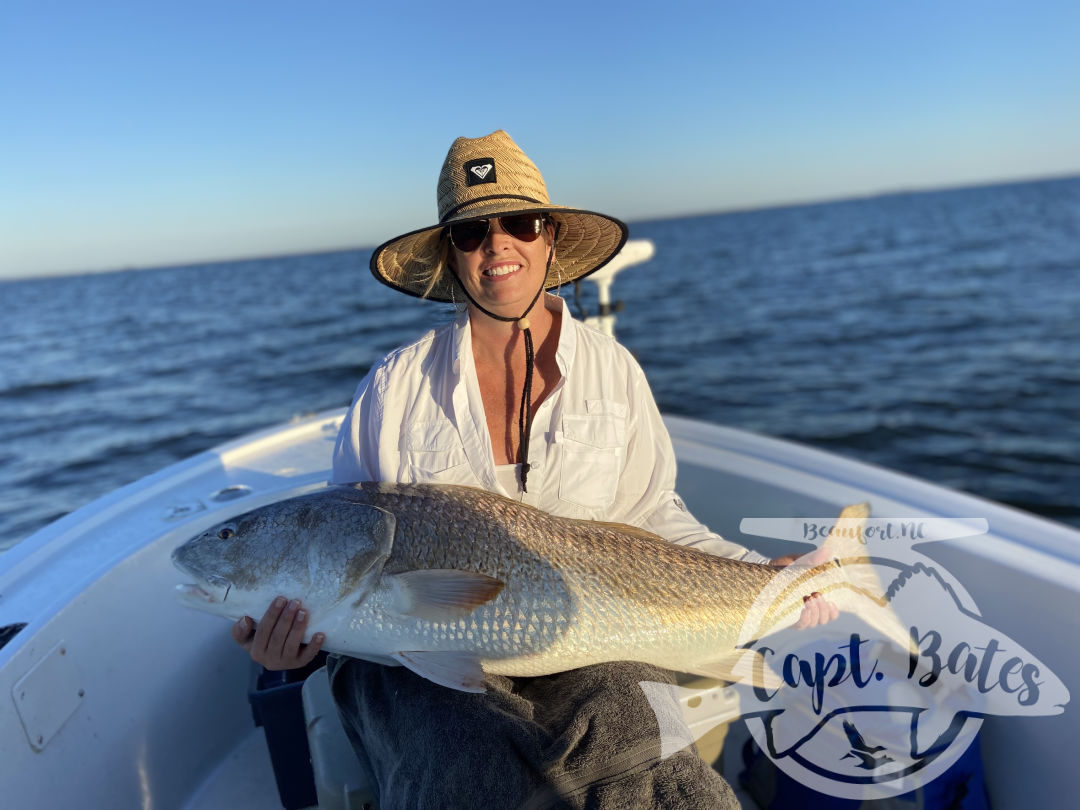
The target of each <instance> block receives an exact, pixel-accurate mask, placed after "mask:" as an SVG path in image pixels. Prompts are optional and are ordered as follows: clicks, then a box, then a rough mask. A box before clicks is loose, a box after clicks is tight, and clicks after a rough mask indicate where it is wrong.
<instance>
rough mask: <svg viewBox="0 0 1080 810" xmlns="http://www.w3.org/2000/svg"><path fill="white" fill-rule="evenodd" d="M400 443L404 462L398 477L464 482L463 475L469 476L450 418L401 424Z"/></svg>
mask: <svg viewBox="0 0 1080 810" xmlns="http://www.w3.org/2000/svg"><path fill="white" fill-rule="evenodd" d="M401 442H402V448H401V449H402V458H403V460H404V462H405V464H404V465H403V466H404V469H403V470H402V475H401V476H400V478H399V480H402V481H413V482H417V483H422V482H435V481H442V482H445V483H465V481H463V476H465V477H468V476H467V473H468V472H469V467H468V457H467V456H466V455H465V448H464V447H462V445H461V438H460V437H459V436H458V432H457V429H455V428H454V426H453V424H451V422H450V420H449V419H436V420H432V421H429V422H413V423H411V424H409V425H407V426H404V427H403V428H402V434H401Z"/></svg>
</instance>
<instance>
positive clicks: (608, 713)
mask: <svg viewBox="0 0 1080 810" xmlns="http://www.w3.org/2000/svg"><path fill="white" fill-rule="evenodd" d="M328 663H329V670H330V682H331V685H332V689H333V693H334V699H335V700H336V701H337V705H338V710H339V712H340V714H341V717H342V722H343V723H344V725H345V730H346V733H347V734H348V735H349V738H350V739H351V740H352V742H353V747H354V748H356V749H357V751H358V754H359V755H360V756H361V759H362V760H365V762H366V764H367V765H368V767H369V768H370V770H371V773H372V775H373V777H374V782H375V785H376V787H377V790H378V794H379V807H380V810H416V809H418V808H419V809H421V810H428V809H429V808H431V810H435V809H436V808H438V809H439V810H457V808H461V809H462V810H476V808H488V809H489V810H565V808H574V809H575V810H608V809H609V808H610V810H616V809H617V810H637V808H677V809H678V810H736V809H737V808H738V807H739V803H738V800H737V799H736V798H735V796H734V794H733V793H732V790H731V788H730V786H729V785H728V784H727V782H725V781H724V780H723V779H722V778H721V777H720V775H719V774H717V773H716V772H715V771H714V770H712V768H710V767H708V766H707V765H706V764H705V763H704V762H703V761H702V760H701V758H700V757H699V756H698V755H697V752H696V750H694V748H693V747H688V748H685V749H683V750H681V751H679V752H678V753H675V754H674V755H672V756H669V757H667V758H666V759H661V757H660V732H659V728H658V724H657V719H656V715H655V713H654V712H653V710H652V708H651V707H650V705H649V702H648V700H647V699H646V697H645V693H644V692H643V691H642V689H641V687H640V685H639V684H640V682H641V681H654V682H661V683H671V682H672V676H671V674H670V673H667V672H665V671H663V670H660V669H657V668H655V667H652V666H648V665H646V664H637V663H631V662H620V663H614V664H599V665H596V666H591V667H583V668H581V669H576V670H572V671H570V672H564V673H559V674H557V675H549V676H545V677H541V678H505V677H500V676H491V675H489V676H488V678H487V685H488V691H487V693H486V694H470V693H466V692H457V691H454V690H451V689H446V688H443V687H441V686H437V685H435V684H432V683H430V682H429V681H427V680H425V679H423V678H420V677H419V676H417V675H415V674H413V673H412V672H410V671H409V670H408V669H405V668H404V667H384V666H381V665H379V664H372V663H369V662H367V661H358V660H355V659H351V658H343V657H342V658H338V657H335V656H331V659H330V661H329V662H328Z"/></svg>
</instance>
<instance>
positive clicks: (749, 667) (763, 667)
mask: <svg viewBox="0 0 1080 810" xmlns="http://www.w3.org/2000/svg"><path fill="white" fill-rule="evenodd" d="M681 669H684V670H685V671H686V672H690V673H692V674H694V675H701V676H703V677H705V678H714V679H716V680H718V681H728V682H730V683H743V684H746V685H747V686H757V687H760V688H763V689H779V688H780V687H781V686H782V685H783V680H782V679H781V678H780V676H778V675H777V674H776V673H775V672H773V671H772V669H770V668H769V665H768V664H767V663H766V661H765V657H764V656H763V655H761V653H759V652H757V651H756V650H733V651H732V652H730V653H728V654H726V655H723V656H721V657H720V658H715V659H713V660H712V661H702V662H699V663H696V664H694V665H693V666H692V667H681Z"/></svg>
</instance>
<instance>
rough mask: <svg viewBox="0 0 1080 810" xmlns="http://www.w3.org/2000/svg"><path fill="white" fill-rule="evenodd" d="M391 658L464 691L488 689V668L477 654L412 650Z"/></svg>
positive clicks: (432, 679)
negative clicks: (485, 669) (482, 664)
mask: <svg viewBox="0 0 1080 810" xmlns="http://www.w3.org/2000/svg"><path fill="white" fill-rule="evenodd" d="M390 657H391V658H393V659H394V660H395V661H398V662H400V663H401V665H402V666H405V667H408V668H409V669H411V670H412V671H413V672H415V673H416V674H417V675H419V676H420V677H421V678H427V679H428V680H429V681H431V682H432V683H437V684H439V686H445V687H447V688H449V689H457V690H459V691H461V692H477V693H483V692H484V691H485V689H484V668H483V667H482V666H481V665H480V659H479V658H477V657H476V654H475V653H470V652H442V651H435V650H408V651H400V652H395V653H391V654H390Z"/></svg>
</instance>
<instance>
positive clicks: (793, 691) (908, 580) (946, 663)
mask: <svg viewBox="0 0 1080 810" xmlns="http://www.w3.org/2000/svg"><path fill="white" fill-rule="evenodd" d="M823 523H825V522H824V521H817V522H816V523H813V522H809V521H807V524H808V525H821V524H823ZM740 528H741V529H742V531H743V532H744V533H755V534H767V535H768V536H773V537H777V536H779V537H782V538H790V537H791V535H792V521H790V520H785V521H766V520H761V521H756V522H755V521H744V522H743V525H742V526H741V527H740ZM827 528H828V531H827V532H826V531H820V532H817V534H818V535H819V536H818V538H815V539H820V538H821V537H823V536H829V537H832V538H834V539H835V537H836V536H837V532H838V531H841V532H849V533H850V537H849V538H848V539H849V540H850V543H849V547H850V548H853V549H856V550H854V551H852V552H851V553H852V554H858V555H860V556H859V558H858V560H857V561H855V563H854V564H853V565H848V566H845V567H844V570H845V571H846V572H848V575H849V583H848V585H847V586H846V587H836V585H835V576H834V578H833V586H832V587H833V590H832V591H831V592H830V593H826V594H825V596H826V598H827V599H829V600H830V601H833V602H834V603H835V604H837V605H838V607H840V609H841V613H840V616H839V618H838V619H836V620H835V621H833V622H830V623H829V624H826V625H824V626H821V627H818V628H812V629H802V630H801V629H798V628H797V627H795V626H792V624H793V623H788V625H787V626H779V625H778V624H776V623H775V621H774V617H775V616H776V615H778V614H780V613H783V612H784V609H785V602H790V601H792V600H795V599H800V601H801V596H800V595H801V594H804V593H807V592H810V591H813V590H818V589H820V587H821V586H819V585H817V584H816V580H815V576H814V575H813V574H812V573H808V572H807V571H806V570H805V568H804V569H803V570H800V569H799V568H798V566H789V568H791V569H792V570H791V571H787V570H785V572H784V576H778V577H777V578H776V579H775V580H774V581H773V583H771V584H770V586H769V587H768V588H766V590H765V591H763V592H762V594H761V596H760V597H759V600H758V604H757V605H756V606H755V609H754V610H753V611H751V613H750V615H749V616H748V618H747V621H746V623H745V624H744V626H743V628H742V631H741V633H740V637H739V642H740V646H742V647H743V648H745V649H746V650H748V651H752V652H753V653H755V654H756V655H757V656H758V658H757V659H755V660H757V661H758V662H759V664H760V663H761V662H764V664H765V665H766V666H767V667H768V669H769V671H768V672H765V673H762V672H758V673H756V674H754V676H753V677H750V676H747V677H744V678H742V679H741V680H740V681H739V682H737V683H735V684H731V685H728V686H724V687H720V686H717V687H712V688H711V689H690V688H687V687H685V686H670V685H662V684H643V685H642V688H643V689H644V690H645V693H646V696H647V697H648V699H649V701H650V703H651V704H652V706H653V709H654V711H655V712H656V714H657V717H658V719H660V721H661V736H662V739H663V740H665V741H666V742H665V748H664V750H663V751H662V754H663V755H667V754H670V753H674V751H675V750H677V748H676V747H677V746H678V744H679V741H680V740H685V739H686V738H688V737H689V738H693V739H697V738H699V737H700V736H701V735H702V734H704V733H705V732H707V731H708V730H710V729H711V728H713V727H714V726H716V725H719V724H720V723H722V722H727V721H728V720H731V719H734V718H735V717H737V716H740V715H741V716H742V717H743V718H744V719H745V721H746V726H747V728H748V730H749V731H750V734H751V736H752V737H753V738H754V740H755V742H756V743H757V744H758V746H759V747H760V748H761V750H762V751H763V752H764V753H765V755H766V756H768V757H769V758H770V759H771V760H772V761H773V762H774V763H775V764H776V766H777V767H779V768H780V769H781V770H783V771H784V772H785V773H787V775H788V776H790V777H792V778H794V779H796V780H798V781H799V782H801V783H802V784H804V785H807V786H809V787H811V788H813V789H815V790H818V791H820V792H822V793H826V794H829V795H833V796H838V797H841V798H847V799H858V800H867V799H880V798H887V797H891V796H896V795H900V794H902V793H906V792H908V791H911V790H914V789H915V788H918V787H921V786H922V785H925V784H927V783H928V782H930V781H931V780H933V779H935V778H936V777H938V776H940V775H941V774H942V773H944V772H945V771H946V770H947V769H948V768H949V767H950V766H951V765H952V764H953V763H954V762H955V761H956V760H957V759H959V757H960V756H961V755H962V754H963V753H964V751H965V749H966V748H967V747H968V746H969V745H970V744H971V742H972V741H973V740H974V739H975V737H976V734H977V733H978V730H979V728H980V726H981V725H982V722H983V718H984V717H986V716H988V715H1028V716H1034V715H1054V714H1060V713H1061V712H1063V711H1064V710H1065V706H1066V705H1067V704H1068V702H1069V691H1068V689H1067V688H1066V687H1065V685H1064V683H1062V681H1061V680H1060V679H1059V678H1058V677H1057V676H1055V675H1054V674H1053V673H1052V672H1051V671H1050V670H1049V668H1048V667H1046V666H1045V665H1044V664H1043V663H1042V662H1041V661H1039V660H1038V659H1037V658H1036V657H1035V656H1034V655H1033V654H1032V653H1031V652H1029V651H1028V650H1027V649H1025V648H1024V647H1023V646H1022V645H1021V644H1020V643H1019V642H1017V641H1016V640H1015V639H1013V638H1010V637H1009V636H1007V635H1006V634H1004V633H1002V632H1000V631H998V630H997V629H995V628H993V627H991V626H990V625H988V624H986V623H985V622H984V621H983V620H982V618H981V615H980V613H979V611H978V609H977V607H976V606H975V603H974V601H973V600H972V598H971V596H970V595H969V594H968V593H967V591H966V590H965V589H964V587H963V585H962V584H961V583H960V582H959V581H958V580H957V579H956V578H955V577H953V576H952V575H951V574H949V572H947V571H945V570H944V568H942V567H941V566H940V565H938V564H936V563H934V562H933V561H932V560H931V559H930V558H928V557H926V556H925V555H923V554H921V553H919V552H918V551H916V550H914V549H913V548H912V546H913V545H915V544H917V543H923V542H928V541H930V540H940V539H947V538H958V537H970V536H975V535H977V534H980V533H985V532H986V531H988V526H987V525H986V521H980V520H978V519H963V520H957V519H950V520H947V521H946V520H939V519H929V518H928V519H925V520H913V519H911V518H904V519H903V520H902V521H901V520H898V519H885V518H878V519H873V520H867V519H864V520H862V521H859V522H857V523H852V524H850V525H846V526H840V525H836V526H832V527H827ZM815 531H816V530H815ZM806 536H807V533H806V532H804V533H803V534H802V536H801V537H798V538H795V539H804V538H805V537H806ZM770 622H773V626H770ZM718 689H719V690H722V691H723V692H724V693H725V694H726V698H725V700H724V701H722V702H723V704H724V706H725V707H726V709H725V710H724V711H719V712H717V711H711V712H710V709H712V708H714V707H715V706H716V705H717V701H712V702H711V703H710V700H709V699H708V698H709V695H710V694H711V693H715V692H716V690H718ZM676 701H677V702H678V703H679V704H681V705H682V706H683V707H684V711H683V714H682V717H681V718H678V717H676V718H675V720H674V721H673V720H672V717H673V715H672V713H671V712H670V711H667V712H666V713H662V709H663V707H664V706H669V705H670V704H671V703H672V702H676ZM679 720H681V721H682V722H683V723H685V728H684V730H683V731H682V732H681V736H680V732H677V731H674V730H672V728H671V726H672V724H673V723H675V722H678V721H679ZM665 724H666V726H665Z"/></svg>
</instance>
